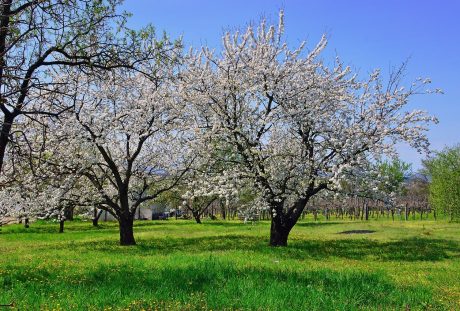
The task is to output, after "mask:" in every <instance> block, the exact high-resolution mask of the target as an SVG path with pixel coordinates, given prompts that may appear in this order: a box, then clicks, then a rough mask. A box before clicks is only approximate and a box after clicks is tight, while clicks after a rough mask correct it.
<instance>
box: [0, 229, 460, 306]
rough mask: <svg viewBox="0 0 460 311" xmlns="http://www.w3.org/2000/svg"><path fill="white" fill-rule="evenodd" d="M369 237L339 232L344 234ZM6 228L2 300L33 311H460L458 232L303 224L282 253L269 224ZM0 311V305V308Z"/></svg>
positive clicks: (0, 240)
mask: <svg viewBox="0 0 460 311" xmlns="http://www.w3.org/2000/svg"><path fill="white" fill-rule="evenodd" d="M358 229H365V230H375V231H376V232H375V233H371V234H362V235H358V234H349V235H345V234H338V233H339V232H341V231H345V230H358ZM57 230H58V225H57V224H52V223H51V224H50V223H39V224H32V226H31V228H29V229H24V228H23V227H21V226H19V225H13V226H7V227H3V228H2V231H1V233H0V304H9V303H12V302H14V304H15V309H19V310H36V309H42V310H43V309H44V310H48V309H50V310H51V309H54V310H60V309H61V310H104V309H105V310H111V309H114V310H117V309H127V310H142V309H147V310H150V309H152V310H156V309H157V310H210V309H212V310H235V309H238V310H358V309H359V310H460V225H459V224H455V223H448V222H445V221H438V222H434V221H427V220H425V221H408V222H404V221H399V220H398V221H395V222H392V221H386V220H383V221H382V220H380V221H369V222H367V223H366V222H353V221H341V222H338V221H333V220H331V221H329V222H325V221H323V222H317V223H314V222H312V221H303V222H301V223H299V224H298V225H297V226H296V227H295V228H294V229H293V231H292V233H291V236H290V239H289V246H288V247H287V248H271V247H268V246H267V244H268V243H267V240H268V231H269V223H268V222H259V223H257V224H255V225H244V224H242V223H240V222H212V221H208V222H205V223H204V224H202V225H196V224H194V223H193V222H188V221H160V222H151V221H145V222H138V223H136V227H135V236H136V238H137V242H138V245H137V246H134V247H122V246H118V244H117V241H118V231H117V227H116V225H115V224H112V223H103V224H102V226H101V227H100V228H93V227H92V226H91V224H90V223H88V222H74V223H67V224H66V232H65V233H64V234H58V233H57ZM0 309H1V308H0Z"/></svg>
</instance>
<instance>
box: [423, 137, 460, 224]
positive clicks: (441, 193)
mask: <svg viewBox="0 0 460 311" xmlns="http://www.w3.org/2000/svg"><path fill="white" fill-rule="evenodd" d="M423 164H424V166H425V171H426V172H427V173H428V176H429V177H430V179H431V182H430V184H429V200H430V202H431V204H432V205H433V207H434V208H435V209H439V210H442V211H444V212H445V213H446V214H448V215H449V216H450V218H451V220H452V219H455V218H458V217H460V146H455V147H451V148H445V149H444V150H443V151H441V152H437V153H436V154H435V155H434V157H432V158H429V159H427V160H426V161H424V162H423Z"/></svg>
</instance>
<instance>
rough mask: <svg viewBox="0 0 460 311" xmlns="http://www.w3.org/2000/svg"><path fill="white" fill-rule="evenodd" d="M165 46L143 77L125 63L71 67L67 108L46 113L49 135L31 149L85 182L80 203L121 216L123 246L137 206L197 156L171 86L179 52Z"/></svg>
mask: <svg viewBox="0 0 460 311" xmlns="http://www.w3.org/2000/svg"><path fill="white" fill-rule="evenodd" d="M164 47H165V49H164V50H162V51H163V52H164V54H161V57H160V56H159V57H158V61H155V62H151V63H149V64H148V67H145V68H143V70H144V71H145V72H149V75H148V77H147V76H146V75H143V74H139V73H138V72H137V71H129V70H125V69H118V70H113V71H110V72H105V73H101V74H99V75H97V76H96V75H86V74H82V73H81V72H80V71H77V70H75V71H74V70H69V71H68V72H67V74H66V75H65V76H63V77H62V78H63V79H65V80H66V86H67V88H68V89H67V90H66V92H65V93H63V95H62V97H61V98H60V99H56V100H59V101H60V104H61V105H63V106H64V107H70V108H68V109H67V110H66V111H65V113H63V114H61V115H60V117H59V119H50V118H43V123H46V126H45V128H46V129H47V130H48V134H47V136H46V140H45V144H44V145H43V146H42V147H41V148H35V150H40V151H39V153H38V152H36V154H37V156H36V160H37V161H38V160H40V163H41V164H40V165H42V166H44V167H48V168H50V169H51V170H54V171H56V172H59V173H58V174H59V175H61V176H70V177H71V180H77V181H76V182H75V184H77V185H78V184H80V185H84V186H83V187H79V188H78V194H79V196H80V202H77V203H78V204H81V205H92V206H93V207H94V206H96V207H98V208H100V209H104V210H106V211H108V212H109V213H111V214H112V215H113V216H114V217H115V218H116V219H117V220H118V222H119V227H120V244H122V245H133V244H135V239H134V235H133V220H134V215H135V211H136V209H137V208H138V207H139V206H141V204H147V203H148V202H149V201H151V200H153V199H155V198H156V197H157V196H158V195H159V194H161V193H162V192H164V191H166V190H169V189H171V188H173V187H174V186H176V185H177V183H178V182H179V180H180V179H181V178H182V177H183V176H184V175H185V174H186V172H187V171H188V169H189V167H190V165H191V163H192V162H193V158H194V157H193V153H192V152H190V151H189V150H190V149H189V142H190V141H191V139H192V138H193V135H192V134H191V133H190V131H188V130H187V126H186V124H187V121H186V118H185V117H184V114H181V113H180V112H181V109H180V101H178V100H177V96H175V92H174V89H175V88H174V80H175V75H176V72H177V70H176V69H177V59H176V57H177V55H179V54H180V50H179V47H178V46H176V45H174V44H172V45H170V46H169V48H170V49H167V48H166V45H165V46H164ZM166 54H167V55H166ZM165 56H167V57H165ZM163 57H165V58H163ZM36 123H37V122H35V123H34V124H36ZM27 134H28V135H27V137H31V136H32V137H33V135H34V134H35V135H41V133H40V132H39V131H36V130H29V132H28V133H27ZM44 154H46V156H43V155H44ZM51 179H54V180H57V178H56V177H51ZM81 180H84V181H81ZM58 188H59V187H58ZM68 193H69V194H70V192H68ZM67 200H71V198H69V196H68V195H67V192H66V196H65V201H67ZM61 201H62V200H61ZM36 204H38V205H40V202H36ZM43 206H45V205H43Z"/></svg>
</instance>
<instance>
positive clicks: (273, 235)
mask: <svg viewBox="0 0 460 311" xmlns="http://www.w3.org/2000/svg"><path fill="white" fill-rule="evenodd" d="M280 217H282V216H281V215H279V216H277V217H274V218H272V224H271V228H270V246H287V240H288V236H289V232H290V231H291V228H292V227H291V228H288V227H286V226H283V225H282V222H281V220H280V219H279V218H280Z"/></svg>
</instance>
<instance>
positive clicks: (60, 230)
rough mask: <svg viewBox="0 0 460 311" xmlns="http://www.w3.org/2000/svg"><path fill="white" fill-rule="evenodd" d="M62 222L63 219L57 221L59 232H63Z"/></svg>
mask: <svg viewBox="0 0 460 311" xmlns="http://www.w3.org/2000/svg"><path fill="white" fill-rule="evenodd" d="M64 222H65V220H64V219H62V220H60V221H59V233H64Z"/></svg>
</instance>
